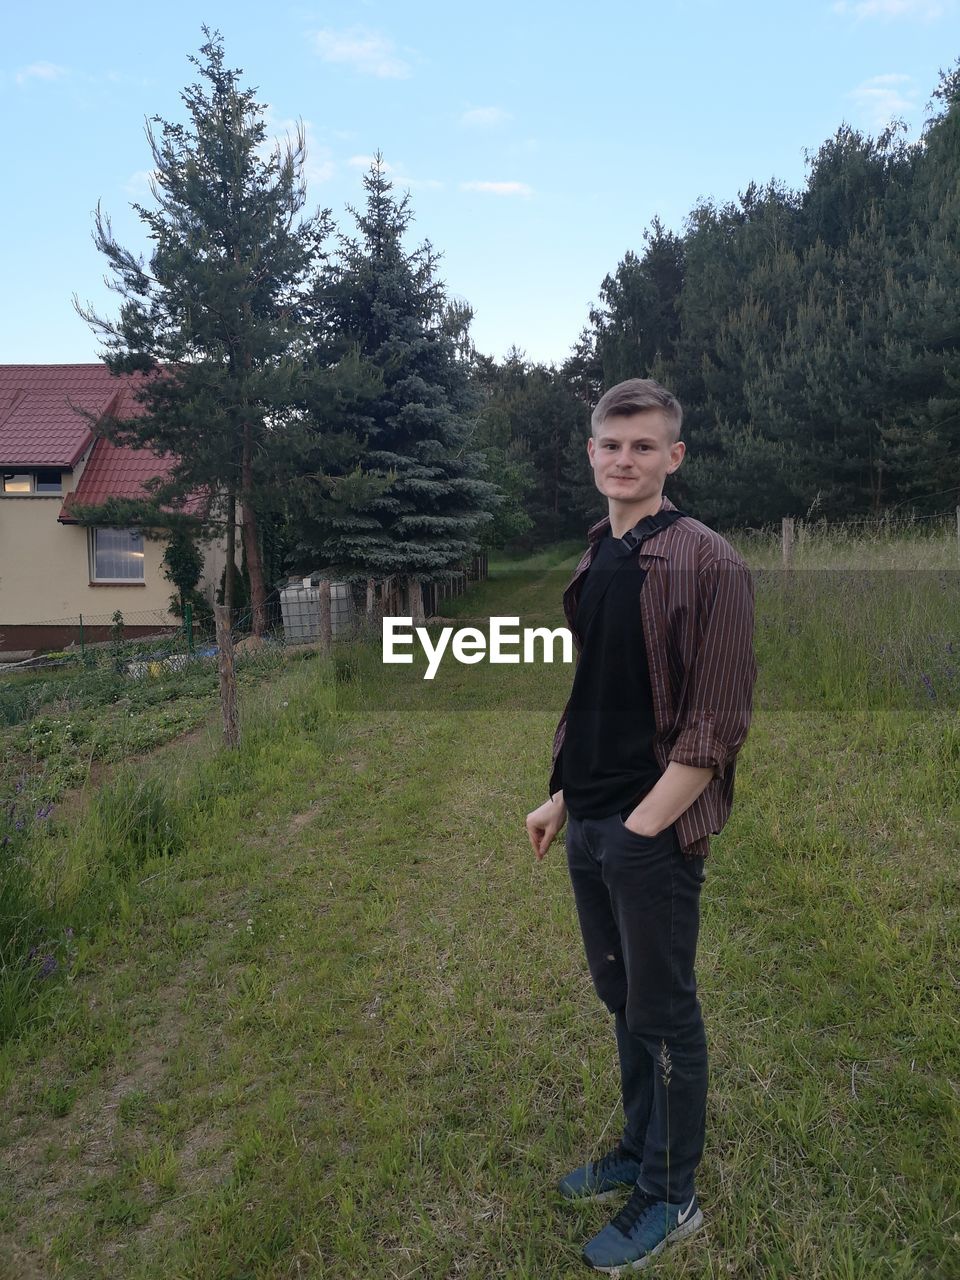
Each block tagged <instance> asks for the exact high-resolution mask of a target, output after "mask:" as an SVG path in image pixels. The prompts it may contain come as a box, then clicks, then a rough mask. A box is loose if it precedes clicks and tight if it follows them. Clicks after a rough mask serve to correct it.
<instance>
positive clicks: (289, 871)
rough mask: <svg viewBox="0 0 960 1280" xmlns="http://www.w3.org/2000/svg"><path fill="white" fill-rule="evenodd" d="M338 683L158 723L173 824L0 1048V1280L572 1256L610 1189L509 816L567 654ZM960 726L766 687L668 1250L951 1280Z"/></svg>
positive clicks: (429, 1273) (590, 1061)
mask: <svg viewBox="0 0 960 1280" xmlns="http://www.w3.org/2000/svg"><path fill="white" fill-rule="evenodd" d="M548 579H549V586H550V589H551V590H552V588H553V586H554V579H553V578H552V577H550V575H548V574H546V573H545V575H544V579H543V582H544V583H547V582H548ZM517 582H518V580H517V579H511V582H510V590H511V592H512V593H513V596H512V598H511V603H510V606H509V609H504V611H505V612H509V611H510V609H513V608H514V606H515V600H516V593H517V591H518V590H519V589H520V588H518V585H517ZM522 589H523V590H524V591H526V592H527V593H528V603H529V604H530V605H531V607H532V608H535V607H539V605H540V604H542V605H543V607H546V602H545V601H540V599H539V596H538V591H539V590H541V588H540V587H538V580H537V578H536V577H535V576H534V577H532V578H530V579H529V581H528V582H527V584H526V586H525V587H523V588H522ZM488 591H490V592H492V593H493V598H495V596H496V584H495V583H494V584H491V586H490V587H489V588H488ZM483 608H484V609H485V610H486V609H487V604H486V603H484V606H483ZM490 611H493V610H492V609H491V610H490ZM347 665H349V664H347ZM359 666H360V668H362V663H360V664H359ZM350 674H351V672H350V671H348V670H345V677H346V678H349V676H350ZM353 674H354V675H355V678H354V679H353V681H352V683H347V684H341V685H339V686H337V687H336V708H335V709H334V700H335V694H334V688H333V687H331V686H330V685H329V684H328V683H326V682H325V680H324V678H323V676H322V673H321V671H320V667H319V664H317V663H304V664H303V665H302V666H301V667H299V668H298V669H297V670H295V671H291V672H290V673H289V674H288V675H286V676H284V677H282V678H281V679H280V680H279V681H277V682H276V683H275V684H274V685H272V686H271V688H270V691H269V693H268V694H267V695H265V698H267V699H268V705H267V706H266V707H265V708H264V711H263V717H262V721H261V722H259V723H258V726H257V727H256V729H255V731H254V730H251V733H250V734H249V741H248V746H247V748H246V749H245V753H244V757H243V762H242V767H241V766H240V764H239V763H238V765H237V766H236V768H235V769H234V770H233V771H232V772H231V767H230V765H229V762H228V763H227V764H225V765H222V766H221V767H220V768H219V771H217V770H215V769H213V768H212V767H208V768H207V772H206V773H203V766H200V765H198V764H197V763H196V759H197V754H198V753H197V744H188V745H187V747H185V749H184V751H183V752H182V754H181V755H180V756H176V757H175V753H173V752H168V755H167V762H166V764H165V767H166V768H173V767H174V759H175V758H176V765H177V767H178V768H179V769H180V771H181V775H180V776H181V786H182V788H183V791H184V793H185V794H187V795H189V796H190V797H191V801H190V802H191V804H192V805H193V809H192V812H193V818H192V840H191V846H190V849H189V851H188V852H186V853H184V854H181V855H180V856H178V857H177V858H175V859H169V860H167V861H165V862H158V863H156V864H150V865H147V866H144V867H143V868H142V872H141V874H140V875H139V879H136V880H134V881H133V882H132V883H131V884H130V886H129V888H128V890H127V891H126V892H125V893H124V894H122V895H121V896H120V899H119V904H118V908H117V910H116V912H115V914H114V916H113V917H112V918H111V919H110V920H109V921H106V922H105V923H104V925H103V926H102V928H100V929H99V930H97V931H96V932H94V933H92V934H91V935H90V936H89V937H85V938H84V939H82V940H81V945H80V951H79V955H78V960H77V964H76V967H75V973H74V976H73V981H72V982H71V983H69V984H64V985H63V986H62V988H60V989H59V990H58V991H57V992H56V993H55V1000H56V1001H58V1002H59V1006H60V1007H59V1009H58V1010H56V1011H54V1012H53V1013H52V1014H50V1016H49V1017H48V1020H47V1021H46V1022H45V1023H43V1024H42V1025H41V1024H38V1026H37V1028H36V1029H35V1031H34V1032H33V1033H32V1034H28V1035H27V1036H25V1037H24V1038H23V1039H22V1040H21V1042H20V1043H19V1044H17V1045H13V1046H8V1048H7V1049H6V1050H5V1052H4V1056H3V1057H2V1058H0V1072H2V1076H0V1079H2V1081H3V1082H4V1083H5V1086H6V1087H5V1096H4V1112H3V1120H2V1127H0V1146H2V1152H0V1156H2V1160H3V1164H4V1171H5V1177H4V1180H3V1183H2V1188H0V1240H2V1243H0V1259H2V1261H0V1273H2V1274H5V1275H9V1276H10V1277H17V1278H18V1280H19V1278H20V1277H23V1278H24V1280H29V1278H30V1277H32V1276H36V1277H43V1278H44V1280H46V1278H47V1277H56V1276H71V1277H74V1276H75V1277H101V1276H108V1275H109V1276H111V1277H131V1278H134V1280H146V1278H147V1277H151V1278H154V1277H156V1278H159V1277H163V1278H164V1280H178V1278H179V1277H184V1278H185V1277H196V1278H197V1280H219V1278H221V1277H222V1278H223V1280H226V1278H228V1277H229V1278H230V1280H240V1278H241V1277H251V1278H252V1277H257V1278H258V1280H259V1278H261V1277H263V1278H264V1280H268V1278H269V1280H273V1278H276V1280H280V1278H281V1277H284V1278H285V1277H297V1276H305V1277H306V1276H309V1277H331V1280H332V1278H333V1277H337V1280H354V1278H356V1280H366V1278H368V1277H370V1278H373V1277H384V1278H386V1277H391V1278H394V1280H413V1278H414V1277H422V1278H423V1280H442V1278H445V1277H455V1276H456V1277H474V1278H476V1280H479V1278H480V1277H484V1278H487V1277H511V1278H520V1277H525V1278H529V1280H553V1278H554V1277H557V1278H559V1277H566V1276H579V1275H586V1274H588V1273H587V1272H586V1269H585V1268H583V1266H582V1264H581V1263H580V1262H579V1249H580V1245H581V1244H582V1241H583V1240H584V1239H585V1238H586V1237H587V1236H589V1235H591V1234H592V1233H593V1232H594V1231H595V1230H597V1229H598V1227H599V1226H600V1225H601V1224H602V1223H603V1222H604V1221H605V1220H606V1217H607V1216H608V1214H609V1206H603V1205H600V1206H592V1207H591V1206H584V1207H581V1208H578V1209H573V1210H571V1209H570V1208H569V1207H567V1206H562V1205H561V1204H559V1203H558V1202H557V1200H556V1199H555V1197H554V1196H553V1195H552V1193H551V1184H552V1183H553V1182H554V1181H555V1179H556V1178H557V1177H559V1176H560V1175H561V1174H562V1173H563V1172H565V1171H566V1169H567V1167H568V1166H569V1165H570V1164H571V1163H572V1162H574V1161H575V1160H578V1159H579V1158H580V1157H581V1155H582V1154H583V1153H586V1152H589V1151H591V1150H592V1149H594V1148H595V1147H596V1145H597V1144H598V1142H599V1140H600V1137H601V1134H603V1133H604V1131H605V1132H606V1137H605V1138H604V1142H606V1141H607V1140H608V1139H609V1138H610V1137H611V1135H613V1134H614V1133H615V1131H616V1126H617V1113H616V1108H615V1103H616V1098H617V1075H616V1066H615V1059H614V1050H613V1038H612V1034H611V1028H610V1025H609V1019H608V1017H607V1015H606V1014H605V1012H604V1011H603V1009H602V1007H601V1006H600V1005H599V1004H598V1002H597V1001H596V1000H595V998H594V996H593V994H592V990H591V988H590V986H589V980H588V978H587V975H586V970H585V965H584V963H583V959H582V955H581V949H580V941H579V935H578V932H577V926H576V920H575V913H574V909H573V902H572V897H571V894H570V890H569V885H568V881H567V877H566V870H565V866H564V860H563V854H562V849H561V848H556V849H554V850H553V851H552V852H551V854H550V855H549V856H548V859H547V860H546V861H545V862H544V863H543V864H542V865H537V864H536V863H535V862H534V860H533V858H532V856H531V854H530V851H529V846H528V845H527V844H526V836H525V833H524V832H523V829H522V822H523V816H524V814H525V812H526V810H527V809H528V808H529V807H530V806H531V805H533V804H534V803H536V802H537V800H538V799H539V797H540V796H541V795H542V794H543V791H544V787H545V777H544V774H545V766H546V763H547V756H548V751H549V740H550V735H551V733H552V729H553V724H554V721H555V717H556V713H557V711H558V710H559V706H560V705H561V703H562V697H563V690H564V688H565V685H566V683H567V682H568V680H569V670H567V671H564V670H563V669H559V670H554V671H553V672H548V671H546V670H544V671H543V672H542V673H541V679H542V683H543V691H542V694H541V695H540V696H539V701H540V702H541V703H542V706H537V701H538V699H537V698H535V697H534V696H533V695H532V692H531V690H530V689H529V687H528V686H527V685H523V686H522V688H523V695H522V696H521V697H519V698H518V699H517V701H516V702H513V703H511V702H509V701H506V702H505V703H504V705H501V706H497V707H492V708H488V709H485V710H482V711H472V712H470V711H466V712H465V711H457V710H456V709H455V702H456V699H455V698H452V697H451V698H443V697H437V696H435V691H434V692H433V693H428V692H427V691H425V690H421V691H419V692H418V688H419V687H415V686H414V685H413V684H412V683H411V684H409V685H408V686H407V687H406V693H405V695H404V697H403V698H402V699H400V698H397V699H391V698H385V697H383V696H382V692H383V691H382V688H380V687H378V685H377V683H376V673H375V672H367V671H366V670H360V672H359V676H357V675H356V668H355V670H354V672H353ZM457 678H458V679H465V678H466V677H465V675H464V672H458V673H457ZM401 703H406V705H405V706H401V705H400V704H401ZM391 706H393V707H394V709H387V710H384V707H388V708H389V707H391ZM955 746H956V739H955V733H954V730H953V726H952V723H951V722H950V720H949V719H947V718H944V719H943V721H942V723H941V721H939V720H937V719H935V718H932V717H931V715H929V714H928V715H926V716H924V717H923V718H921V717H919V716H915V717H911V716H909V715H907V714H906V713H900V714H898V715H897V716H896V717H894V716H890V715H884V714H883V713H869V714H868V713H864V714H862V715H859V716H852V717H849V718H847V719H845V720H840V719H838V718H837V717H836V716H835V715H833V714H831V713H829V712H824V713H822V714H817V713H815V712H814V711H812V710H810V711H807V712H804V713H802V714H801V713H779V714H768V715H764V714H760V715H758V718H757V721H756V723H755V729H754V732H753V734H752V736H751V739H750V741H749V743H748V746H747V748H746V750H745V752H744V755H743V758H742V767H741V771H740V774H739V775H738V788H739V790H738V804H737V808H736V811H735V817H734V820H733V821H732V822H731V824H730V826H729V827H728V829H727V832H725V834H724V836H723V837H722V838H721V839H720V840H719V841H717V843H716V846H715V851H714V854H713V856H712V857H711V859H710V861H709V863H708V878H707V884H706V887H705V891H704V900H703V921H702V933H701V947H700V963H699V967H698V979H699V985H700V992H701V1001H702V1003H703V1007H704V1014H705V1018H706V1022H707V1032H708V1037H709V1040H710V1045H711V1070H712V1079H711V1096H710V1109H709V1115H708V1147H707V1152H706V1156H705V1160H704V1163H703V1166H702V1168H701V1176H700V1182H699V1186H700V1194H701V1199H702V1202H703V1205H704V1210H705V1213H706V1215H707V1219H708V1235H707V1237H706V1239H705V1240H703V1241H702V1243H701V1244H699V1245H693V1244H691V1245H690V1247H689V1248H687V1249H685V1250H684V1251H682V1252H678V1253H677V1255H676V1256H674V1257H672V1258H670V1259H668V1260H667V1261H665V1263H664V1264H663V1265H662V1266H661V1267H660V1268H659V1270H658V1272H657V1274H658V1275H665V1276H671V1277H679V1276H683V1277H730V1276H736V1277H746V1278H752V1277H784V1280H786V1278H787V1277H795V1276H801V1275H802V1276H804V1277H805V1278H806V1277H811V1278H815V1277H830V1278H833V1277H837V1278H838V1280H856V1278H859V1277H862V1278H863V1280H874V1278H875V1277H904V1280H906V1278H910V1280H912V1278H913V1277H920V1276H923V1277H926V1276H942V1277H943V1278H944V1280H949V1278H950V1277H952V1276H956V1275H957V1274H960V1214H958V1213H957V1212H956V1206H957V1204H958V1203H960V1197H958V1190H960V1180H958V1160H960V1158H958V1155H957V1152H958V1150H960V1124H958V1118H957V1117H958V1106H957V1103H958V1094H960V1086H958V1080H957V1076H958V1047H960V1034H958V1021H957V1003H958V1002H957V989H958V979H960V954H958V952H960V946H958V937H957V886H958V875H957V867H956V857H955V851H956V848H957V845H958V839H957V837H958V834H960V827H958V822H957V812H956V805H955V803H952V802H949V801H947V800H945V794H944V777H945V772H946V773H947V775H948V771H949V769H950V768H951V764H952V765H953V767H954V768H955V767H956V764H955V757H954V755H953V754H952V753H953V752H954V750H955ZM198 778H199V780H198ZM51 998H53V997H51ZM951 1214H953V1217H952V1218H951V1217H950V1215H951ZM3 1267H5V1268H6V1271H5V1272H4V1271H3Z"/></svg>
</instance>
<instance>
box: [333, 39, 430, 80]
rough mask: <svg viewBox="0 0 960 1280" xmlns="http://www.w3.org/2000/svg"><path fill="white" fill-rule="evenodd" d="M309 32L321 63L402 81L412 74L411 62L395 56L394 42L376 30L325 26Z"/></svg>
mask: <svg viewBox="0 0 960 1280" xmlns="http://www.w3.org/2000/svg"><path fill="white" fill-rule="evenodd" d="M311 34H312V37H313V43H314V47H315V48H316V51H317V53H318V54H319V55H320V57H321V58H322V59H323V60H324V62H338V63H343V64H344V65H345V66H348V67H352V68H353V70H354V71H359V72H360V73H361V75H366V76H377V77H378V79H381V80H403V79H405V78H406V77H407V76H409V75H410V74H411V67H410V64H409V63H407V62H404V60H403V59H402V58H400V57H398V56H397V54H396V51H395V49H394V47H393V41H392V40H388V39H387V37H386V36H383V35H381V34H380V33H379V32H377V31H370V30H368V29H367V28H366V27H350V28H349V29H347V30H346V31H331V30H330V29H329V28H328V29H325V30H323V31H314V32H312V33H311Z"/></svg>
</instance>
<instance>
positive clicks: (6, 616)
mask: <svg viewBox="0 0 960 1280" xmlns="http://www.w3.org/2000/svg"><path fill="white" fill-rule="evenodd" d="M81 471H82V464H81V465H80V466H78V467H77V468H76V469H75V471H74V472H73V474H72V475H71V474H70V473H68V472H65V473H64V477H63V479H64V486H63V488H64V493H68V492H71V491H72V490H73V489H75V488H76V484H77V481H78V480H79V478H80V473H81ZM62 505H63V497H62V495H53V496H50V497H48V496H39V495H35V494H31V495H29V496H28V495H23V496H14V495H12V494H9V495H5V494H0V626H3V625H7V626H22V625H28V624H38V623H59V622H70V623H74V622H76V621H77V620H78V618H79V616H80V615H81V614H82V615H83V618H84V622H85V623H87V622H89V623H90V624H96V623H98V622H103V623H109V622H110V619H111V617H112V616H113V614H114V613H115V612H116V611H117V610H118V609H119V610H120V612H121V613H122V614H123V617H124V621H125V622H126V623H128V624H129V625H132V626H136V625H141V624H142V625H169V624H173V625H176V623H177V622H178V619H177V618H176V617H175V616H174V615H173V614H171V613H170V596H171V594H172V593H173V590H174V588H173V584H172V583H170V582H168V581H167V579H166V578H165V577H164V576H163V563H162V562H163V552H164V543H163V541H162V540H156V539H151V538H144V541H143V552H144V566H143V582H142V583H133V584H130V585H127V584H123V585H115V584H113V583H103V584H97V585H94V586H92V585H91V583H90V552H89V542H90V534H89V532H88V530H87V529H86V528H85V527H84V526H82V525H75V524H60V523H59V522H58V520H57V516H58V515H59V514H60V508H61V506H62ZM200 549H201V551H202V553H203V571H202V574H201V578H200V583H199V587H200V590H201V591H202V592H203V594H204V595H205V596H206V597H207V599H208V600H210V601H211V603H212V601H213V595H214V591H215V590H216V587H217V585H218V584H219V582H220V575H221V574H222V573H223V566H224V564H225V563H226V546H225V544H224V543H223V542H221V541H218V542H215V543H203V544H201V548H200Z"/></svg>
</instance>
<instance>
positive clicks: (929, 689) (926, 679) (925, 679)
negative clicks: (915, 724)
mask: <svg viewBox="0 0 960 1280" xmlns="http://www.w3.org/2000/svg"><path fill="white" fill-rule="evenodd" d="M920 679H921V680H922V681H923V683H924V685H925V686H926V690H927V693H929V695H930V697H931V698H934V699H935V698H936V696H937V691H936V689H934V687H933V681H932V680H931V679H930V677H929V676H921V677H920Z"/></svg>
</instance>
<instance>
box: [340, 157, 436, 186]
mask: <svg viewBox="0 0 960 1280" xmlns="http://www.w3.org/2000/svg"><path fill="white" fill-rule="evenodd" d="M375 159H376V156H351V157H350V159H349V160H348V161H347V164H348V165H349V166H350V168H351V169H363V170H364V171H366V170H367V169H369V168H370V166H371V165H372V164H373V162H374V160H375ZM380 168H381V169H382V170H383V172H384V173H385V174H388V175H389V177H390V181H391V182H392V183H393V184H394V186H397V187H400V188H401V189H402V188H404V187H410V189H411V190H413V189H414V188H418V189H420V190H426V191H438V190H440V188H442V186H443V183H442V182H438V181H437V179H436V178H411V177H410V175H409V174H408V173H407V172H406V168H405V166H404V165H402V164H389V163H388V162H387V161H386V160H381V161H380Z"/></svg>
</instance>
